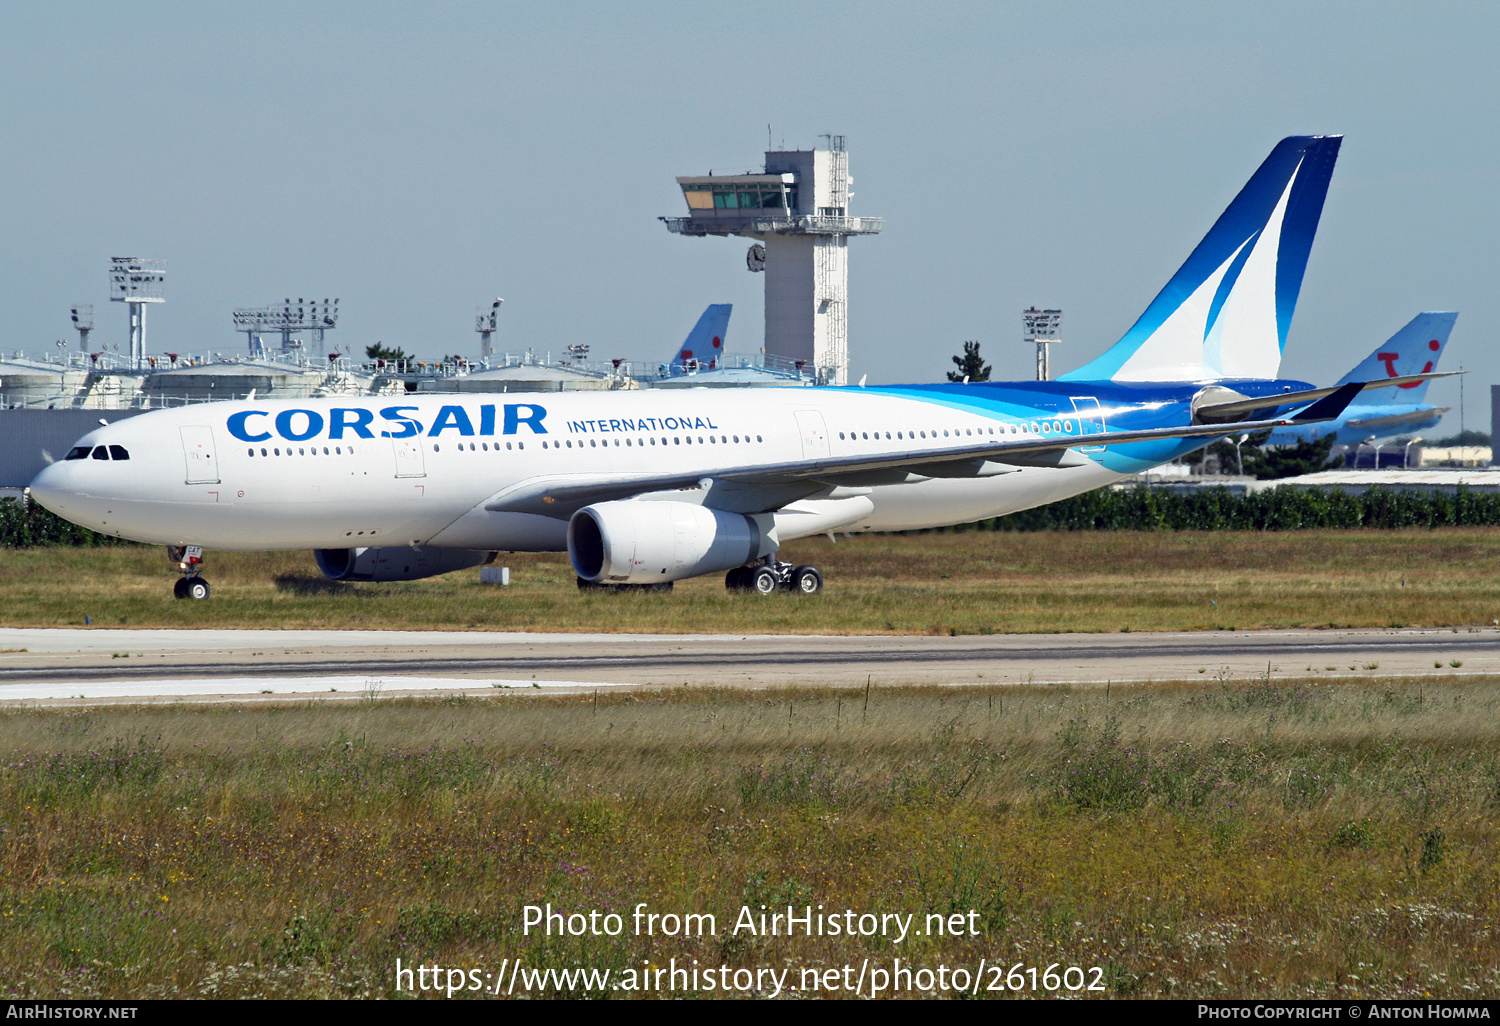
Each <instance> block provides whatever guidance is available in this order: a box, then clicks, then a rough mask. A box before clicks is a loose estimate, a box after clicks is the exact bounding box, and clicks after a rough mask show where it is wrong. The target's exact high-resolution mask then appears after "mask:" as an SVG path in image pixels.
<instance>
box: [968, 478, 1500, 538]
mask: <svg viewBox="0 0 1500 1026" xmlns="http://www.w3.org/2000/svg"><path fill="white" fill-rule="evenodd" d="M1497 524H1500V495H1497V494H1490V493H1488V492H1473V491H1469V490H1467V489H1464V488H1459V489H1458V490H1457V491H1455V492H1452V493H1444V492H1414V491H1395V490H1391V489H1383V488H1372V489H1370V490H1369V491H1367V492H1365V493H1363V494H1360V495H1351V494H1349V493H1348V492H1345V491H1342V490H1340V489H1336V488H1275V489H1270V490H1267V491H1263V492H1255V493H1253V494H1246V495H1236V494H1234V493H1232V492H1231V491H1230V490H1229V489H1227V488H1207V489H1203V490H1201V491H1194V492H1177V491H1170V490H1167V489H1161V488H1126V489H1121V490H1119V491H1110V490H1109V489H1100V490H1098V491H1093V492H1085V493H1084V494H1083V495H1076V496H1074V497H1073V498H1071V499H1064V500H1062V501H1061V502H1054V503H1050V504H1049V505H1046V506H1038V507H1037V508H1036V509H1028V510H1023V511H1022V512H1020V513H1012V514H1011V515H1010V516H1006V517H996V518H994V519H992V520H982V521H979V522H978V523H975V524H969V525H965V526H964V527H960V528H949V530H975V529H977V530H991V531H1295V530H1299V529H1306V528H1328V527H1373V528H1399V527H1460V526H1463V527H1479V526H1491V525H1497Z"/></svg>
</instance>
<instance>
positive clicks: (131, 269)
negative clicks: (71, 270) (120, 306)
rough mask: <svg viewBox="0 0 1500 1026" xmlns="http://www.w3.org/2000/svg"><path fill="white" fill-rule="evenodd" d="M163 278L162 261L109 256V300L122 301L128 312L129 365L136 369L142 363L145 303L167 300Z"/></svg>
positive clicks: (164, 278)
mask: <svg viewBox="0 0 1500 1026" xmlns="http://www.w3.org/2000/svg"><path fill="white" fill-rule="evenodd" d="M166 280H167V263H166V261H165V260H142V259H141V258H140V257H111V258H110V262H109V299H110V302H112V303H124V304H125V309H126V312H127V313H129V315H130V365H131V366H132V367H134V368H135V369H137V370H139V369H140V368H141V367H142V366H143V365H144V364H145V362H146V304H147V303H165V302H166V301H167V299H166V297H165V296H163V295H162V286H163V285H165V284H166Z"/></svg>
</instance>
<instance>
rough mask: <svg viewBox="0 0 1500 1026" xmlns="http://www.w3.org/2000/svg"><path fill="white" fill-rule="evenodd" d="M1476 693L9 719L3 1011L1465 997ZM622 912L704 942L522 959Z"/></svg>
mask: <svg viewBox="0 0 1500 1026" xmlns="http://www.w3.org/2000/svg"><path fill="white" fill-rule="evenodd" d="M1495 684H1496V682H1495V681H1488V680H1483V681H1467V682H1465V683H1463V684H1462V685H1454V684H1452V683H1441V684H1438V683H1432V682H1425V681H1411V682H1406V683H1401V684H1390V683H1380V684H1374V683H1369V682H1348V683H1340V684H1338V685H1333V686H1328V685H1314V684H1308V683H1297V682H1282V681H1277V682H1275V683H1271V682H1266V681H1239V682H1235V681H1212V682H1207V683H1204V684H1201V685H1194V686H1191V687H1189V686H1170V687H1168V686H1160V687H1140V688H1134V689H1131V690H1129V691H1125V690H1124V689H1113V690H1112V691H1104V690H1100V689H1095V688H1087V689H1068V688H1024V687H1015V688H991V689H974V690H964V691H952V690H947V691H944V690H938V689H892V690H880V689H877V690H875V691H874V692H873V693H872V694H871V696H870V698H869V705H868V708H866V707H865V705H864V702H865V698H864V695H863V694H862V693H860V692H844V691H831V692H823V693H809V692H806V691H799V692H796V693H784V694H755V695H747V694H744V693H739V692H728V691H725V692H719V691H705V692H699V691H692V690H689V689H678V690H676V691H673V692H665V691H664V692H661V693H658V694H644V695H643V694H635V695H608V696H606V695H601V696H598V697H597V699H596V698H595V697H594V696H583V697H578V698H570V699H569V698H554V699H541V698H530V697H521V696H514V695H504V696H501V695H496V696H493V697H486V698H482V699H469V700H454V701H443V702H394V703H392V702H381V701H378V700H374V699H372V700H368V701H366V702H365V703H363V704H360V705H357V706H353V707H345V708H335V707H330V706H311V707H291V706H288V707H285V708H260V707H257V708H246V709H237V708H223V709H201V708H194V709H189V708H168V709H134V710H115V711H107V712H105V711H94V712H76V711H72V712H63V711H13V712H8V713H5V714H3V715H0V751H4V752H6V753H8V755H7V757H6V759H5V766H4V768H3V770H0V840H3V845H0V860H3V861H0V878H3V880H4V881H5V882H4V884H3V885H0V887H3V890H0V922H3V924H4V925H3V929H0V978H3V979H4V981H5V983H4V985H3V989H4V990H5V993H6V996H8V997H33V996H73V997H83V996H105V995H109V996H121V997H123V996H132V997H152V996H186V995H196V994H212V995H216V996H223V997H237V996H255V995H265V996H336V995H372V996H380V995H386V994H390V993H391V991H392V987H393V983H394V979H393V969H394V963H395V959H396V958H397V957H400V958H402V959H403V961H404V962H405V963H406V964H408V965H409V964H411V963H412V962H418V961H420V962H425V963H427V964H431V963H434V962H439V963H442V964H443V965H445V966H462V967H465V968H473V967H478V968H481V969H483V968H485V967H489V968H491V969H493V968H495V967H497V966H498V965H499V962H500V960H501V959H502V958H507V957H509V958H514V957H516V956H523V957H524V958H525V959H526V961H527V964H528V965H533V966H554V967H567V966H570V965H573V964H575V963H583V964H588V965H591V966H595V967H600V968H614V969H616V970H620V969H624V968H627V967H631V966H639V965H641V964H642V961H643V960H651V961H652V962H653V963H654V964H657V965H661V964H665V963H666V961H667V960H668V959H670V958H672V957H675V958H677V959H678V961H679V963H681V962H682V961H683V960H685V959H689V960H690V959H693V958H697V959H699V960H700V962H701V963H702V964H703V965H705V966H707V965H714V966H717V965H720V964H727V965H730V966H766V965H769V966H778V967H779V966H784V965H786V964H791V965H793V966H796V967H801V966H815V965H816V966H829V965H841V964H843V963H845V962H853V963H854V964H855V965H858V964H859V962H860V960H861V959H863V958H866V957H869V958H871V959H876V960H881V961H883V962H884V964H887V965H889V964H890V961H891V959H893V958H895V957H901V958H903V959H905V960H909V964H915V965H917V966H929V967H936V965H937V964H938V963H939V962H942V963H945V964H946V965H948V966H953V965H955V964H967V965H970V966H973V965H975V964H976V963H977V962H978V961H979V959H980V958H987V959H988V960H989V961H990V962H992V963H993V962H996V961H1000V962H1002V963H1003V964H1005V965H1006V966H1007V967H1009V966H1010V965H1011V964H1013V963H1015V962H1023V963H1024V964H1025V965H1027V966H1030V965H1036V966H1039V967H1041V968H1045V967H1046V966H1047V965H1049V964H1050V963H1054V962H1057V963H1062V964H1063V965H1065V966H1066V965H1083V966H1094V965H1098V966H1101V967H1103V969H1104V978H1105V980H1106V982H1107V984H1108V987H1109V991H1108V993H1110V994H1113V995H1117V996H1118V995H1135V996H1165V995H1171V996H1178V997H1187V996H1209V997H1220V996H1226V997H1227V996H1244V997H1250V996H1281V997H1334V996H1338V997H1353V996H1379V997H1385V998H1393V997H1421V996H1427V995H1432V996H1447V997H1468V996H1475V995H1481V996H1482V995H1487V994H1492V993H1494V992H1495V989H1496V986H1497V985H1500V938H1497V937H1496V935H1495V931H1494V930H1493V928H1492V924H1493V922H1494V919H1495V916H1496V913H1497V908H1496V906H1497V902H1500V899H1497V895H1500V886H1497V885H1500V879H1497V877H1500V866H1497V864H1496V861H1495V855H1494V853H1495V851H1497V850H1500V826H1497V821H1496V815H1495V813H1496V811H1497V808H1500V744H1497V736H1496V735H1497V726H1496V725H1497V723H1500V719H1497V713H1500V693H1497V692H1496V690H1495ZM642 901H644V902H648V903H649V904H650V907H651V908H652V909H653V910H657V911H663V912H666V911H675V912H712V913H715V914H716V915H717V916H718V917H719V922H720V924H721V925H720V934H719V936H717V937H712V938H701V939H697V938H694V939H675V940H663V939H662V938H660V937H658V938H655V939H654V940H653V939H649V938H635V937H630V936H628V935H627V936H625V937H622V938H620V939H617V940H616V939H609V938H599V939H567V940H562V941H559V940H557V939H556V938H554V939H553V940H551V941H546V940H543V939H540V938H538V937H536V936H532V937H525V936H522V935H521V933H520V907H521V906H522V905H523V904H528V903H545V902H551V903H553V905H554V906H557V907H559V908H562V909H566V910H570V911H571V910H582V911H587V910H589V909H593V908H598V909H607V910H612V911H617V912H622V913H627V914H628V912H629V910H630V909H631V908H633V907H634V905H635V904H636V903H637V902H642ZM762 903H764V904H767V905H771V906H778V905H785V904H788V903H791V904H794V905H797V906H799V907H800V906H801V905H804V904H809V903H810V904H813V905H816V904H819V903H821V904H823V905H824V906H825V908H827V909H830V910H832V909H839V910H842V909H844V908H846V907H847V908H853V909H857V910H863V911H877V912H901V913H916V914H917V916H918V921H919V922H920V921H921V918H922V916H923V915H924V914H926V913H928V912H933V911H941V912H947V911H951V910H957V911H967V910H969V909H974V910H976V911H977V913H978V922H980V923H981V924H982V933H981V935H980V936H978V937H974V938H967V937H965V938H947V939H938V938H930V937H917V938H914V939H911V940H908V942H907V943H906V944H904V945H899V946H898V945H893V944H890V943H888V942H881V941H879V940H877V939H870V940H850V939H846V938H842V937H841V938H829V937H822V938H817V937H814V938H792V939H787V938H777V939H760V938H749V937H746V936H739V937H733V936H727V935H726V931H727V927H728V924H729V922H730V921H731V920H732V918H733V915H734V913H735V912H737V910H738V909H739V907H740V906H741V905H743V904H750V905H751V906H752V907H754V906H758V905H760V904H762ZM788 960H789V962H788ZM794 975H795V974H794Z"/></svg>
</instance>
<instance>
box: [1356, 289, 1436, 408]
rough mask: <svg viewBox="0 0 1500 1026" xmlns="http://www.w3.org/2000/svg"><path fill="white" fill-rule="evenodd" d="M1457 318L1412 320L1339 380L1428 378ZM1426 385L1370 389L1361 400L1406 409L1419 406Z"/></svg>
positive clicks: (1432, 313) (1433, 314) (1428, 315)
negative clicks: (1404, 407)
mask: <svg viewBox="0 0 1500 1026" xmlns="http://www.w3.org/2000/svg"><path fill="white" fill-rule="evenodd" d="M1456 320H1458V314H1456V313H1453V312H1451V311H1448V312H1443V311H1430V312H1427V313H1419V314H1417V315H1416V316H1415V317H1413V318H1412V319H1411V320H1410V321H1409V322H1408V323H1407V325H1406V327H1404V328H1402V329H1401V330H1400V331H1398V332H1396V333H1395V334H1394V335H1392V336H1391V337H1390V340H1389V341H1387V342H1385V343H1382V344H1381V345H1379V346H1376V347H1375V351H1374V352H1373V353H1371V354H1370V355H1369V356H1367V357H1365V359H1364V360H1363V361H1361V362H1360V364H1359V365H1358V366H1357V367H1355V368H1354V369H1353V370H1352V371H1350V372H1349V373H1348V374H1345V375H1344V376H1343V377H1342V378H1341V379H1339V384H1341V385H1342V384H1344V382H1346V381H1379V380H1380V379H1381V378H1399V377H1405V376H1406V375H1408V374H1431V373H1432V372H1433V371H1435V370H1437V365H1438V360H1439V359H1441V358H1442V355H1443V349H1444V347H1445V346H1447V345H1448V335H1449V333H1451V332H1452V331H1453V322H1454V321H1456ZM1428 384H1429V383H1428V382H1426V381H1413V382H1412V383H1411V384H1409V385H1397V386H1396V387H1395V388H1374V389H1370V390H1369V391H1368V392H1366V393H1365V394H1364V395H1363V396H1361V397H1360V403H1361V404H1362V405H1365V406H1405V405H1407V404H1410V403H1420V402H1422V401H1423V400H1424V399H1425V398H1426V396H1427V385H1428Z"/></svg>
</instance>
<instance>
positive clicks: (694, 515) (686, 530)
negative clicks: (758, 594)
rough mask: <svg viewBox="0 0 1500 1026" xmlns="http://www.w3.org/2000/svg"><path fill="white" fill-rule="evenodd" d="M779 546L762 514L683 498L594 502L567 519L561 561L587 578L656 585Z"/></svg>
mask: <svg viewBox="0 0 1500 1026" xmlns="http://www.w3.org/2000/svg"><path fill="white" fill-rule="evenodd" d="M779 547H780V543H779V542H778V541H777V538H776V526H775V519H774V518H773V517H772V516H771V515H770V514H767V513H760V514H749V515H747V514H744V513H725V512H723V511H722V510H717V509H709V508H707V507H706V506H697V505H693V504H692V503H687V502H670V501H666V502H659V501H637V502H631V501H622V502H600V503H596V504H595V505H593V506H586V507H584V508H583V509H581V510H579V511H578V512H577V513H574V514H573V519H571V520H569V521H568V559H569V560H571V561H572V563H573V570H574V571H575V572H576V573H577V574H578V576H579V577H581V578H583V579H584V580H585V581H588V582H589V583H591V584H663V583H665V582H667V581H678V580H682V579H683V578H684V577H697V576H698V575H699V574H711V573H714V572H715V571H720V570H732V569H734V568H735V567H737V566H744V565H745V564H746V563H749V562H750V561H752V560H755V559H759V558H760V557H761V556H765V555H769V554H770V553H772V552H775V551H776V550H777V548H779Z"/></svg>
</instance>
